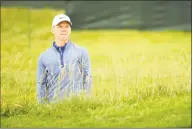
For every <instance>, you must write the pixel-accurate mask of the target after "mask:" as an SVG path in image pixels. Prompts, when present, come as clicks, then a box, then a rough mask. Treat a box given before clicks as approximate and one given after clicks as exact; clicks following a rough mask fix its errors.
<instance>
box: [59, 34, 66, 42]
mask: <svg viewBox="0 0 193 129" xmlns="http://www.w3.org/2000/svg"><path fill="white" fill-rule="evenodd" d="M67 39H68V36H67V35H62V36H60V40H62V41H64V40H67Z"/></svg>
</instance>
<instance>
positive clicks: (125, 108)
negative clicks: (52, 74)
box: [1, 8, 191, 127]
mask: <svg viewBox="0 0 193 129" xmlns="http://www.w3.org/2000/svg"><path fill="white" fill-rule="evenodd" d="M18 10H19V11H18ZM1 11H2V27H1V32H2V39H1V40H2V41H1V43H2V44H1V62H2V63H1V107H2V108H1V116H2V118H3V119H2V125H3V127H40V126H41V127H97V125H98V124H99V123H100V126H99V125H98V127H114V126H115V127H181V126H183V127H189V126H190V123H191V122H190V120H191V118H190V112H191V109H190V107H191V101H190V100H191V98H190V97H191V79H190V77H191V65H190V64H191V62H190V61H191V55H190V53H191V34H190V33H189V32H173V31H167V32H166V31H165V32H145V31H144V32H140V31H130V30H128V31H127V30H124V31H116V30H112V31H104V30H97V31H72V35H71V40H72V41H74V42H75V44H77V45H80V46H84V47H86V48H87V50H88V51H89V54H90V58H91V64H92V75H93V89H92V96H91V97H90V98H84V97H77V98H71V99H66V100H65V101H63V102H61V103H59V104H50V105H38V104H37V103H36V68H37V59H38V56H39V55H40V53H41V52H43V51H44V50H46V49H47V48H49V47H51V45H52V41H53V36H52V34H51V32H50V27H51V21H52V18H53V16H54V15H56V14H58V13H61V12H63V11H62V10H59V11H55V10H50V9H45V10H32V11H31V15H30V16H31V23H30V34H31V35H30V43H31V45H30V48H29V46H28V43H29V37H28V34H27V32H28V31H29V30H28V26H27V24H28V23H27V19H26V17H27V15H28V13H27V10H26V9H25V8H20V9H18V8H1ZM7 15H8V16H9V17H7ZM42 16H45V17H44V18H42ZM13 21H14V22H13ZM72 22H73V21H72ZM162 105H165V106H162ZM166 111H167V112H168V114H174V115H175V116H178V117H179V118H183V119H184V120H182V119H177V118H176V117H175V118H173V117H172V116H171V117H169V118H167V117H166V116H165V115H163V114H162V113H163V112H166ZM177 112H180V113H181V114H178V113H177ZM154 114H156V115H154ZM182 114H187V116H183V115H182ZM29 116H31V118H30V117H29ZM36 116H39V117H40V118H42V119H44V120H45V121H44V122H43V121H42V122H39V121H37V120H36V119H35V118H36ZM145 116H149V117H153V118H155V124H152V123H151V122H150V121H151V119H150V120H149V121H148V120H146V117H145ZM66 117H68V118H69V119H68V120H67V119H65V118H66ZM160 117H161V118H163V119H160ZM17 118H18V119H22V120H23V121H25V122H26V123H29V124H24V125H22V124H21V123H20V122H19V121H18V119H17ZM159 119H160V121H159ZM49 120H51V121H52V120H55V121H56V122H51V123H52V124H51V123H49V122H48V121H49ZM30 121H33V123H31V122H30ZM168 121H170V122H168ZM177 121H178V122H177ZM72 122H73V124H72ZM140 122H141V124H140ZM176 122H177V123H179V124H176ZM62 123H63V124H62ZM64 123H66V125H64ZM70 123H71V124H70ZM115 123H118V124H117V125H116V124H115ZM137 123H138V124H137ZM166 123H167V124H166Z"/></svg>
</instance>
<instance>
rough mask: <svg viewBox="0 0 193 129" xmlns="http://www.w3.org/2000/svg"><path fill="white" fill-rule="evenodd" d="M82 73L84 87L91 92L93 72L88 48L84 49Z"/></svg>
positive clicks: (87, 91)
mask: <svg viewBox="0 0 193 129" xmlns="http://www.w3.org/2000/svg"><path fill="white" fill-rule="evenodd" d="M81 62H82V73H83V89H84V90H85V91H86V93H91V88H92V73H91V61H90V57H89V54H88V51H87V50H86V49H82V59H81Z"/></svg>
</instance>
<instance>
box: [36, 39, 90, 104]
mask: <svg viewBox="0 0 193 129" xmlns="http://www.w3.org/2000/svg"><path fill="white" fill-rule="evenodd" d="M91 87H92V76H91V63H90V58H89V55H88V52H87V50H86V49H85V48H83V47H80V46H77V45H75V44H73V43H72V42H71V41H68V43H66V45H65V47H64V49H63V51H62V49H61V50H60V48H59V47H56V45H54V44H53V46H52V47H51V48H49V49H47V50H46V51H45V52H43V53H41V54H40V56H39V59H38V68H37V100H38V103H45V102H52V101H53V102H57V101H58V100H62V99H64V98H66V97H69V95H76V94H78V93H81V91H82V92H84V93H85V92H86V93H90V92H91Z"/></svg>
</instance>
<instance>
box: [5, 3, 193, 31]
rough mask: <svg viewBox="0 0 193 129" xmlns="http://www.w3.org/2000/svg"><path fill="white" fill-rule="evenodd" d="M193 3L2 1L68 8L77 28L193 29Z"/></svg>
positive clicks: (21, 4)
mask: <svg viewBox="0 0 193 129" xmlns="http://www.w3.org/2000/svg"><path fill="white" fill-rule="evenodd" d="M191 4H192V2H191V1H173V0H172V1H169V0H168V1H158V0H154V1H7V2H6V1H2V6H20V7H29V8H31V9H32V8H47V7H49V8H55V9H64V10H65V11H66V12H67V14H68V15H69V16H70V18H71V20H72V23H73V26H72V27H73V29H138V30H184V31H190V30H191V7H192V6H191Z"/></svg>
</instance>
